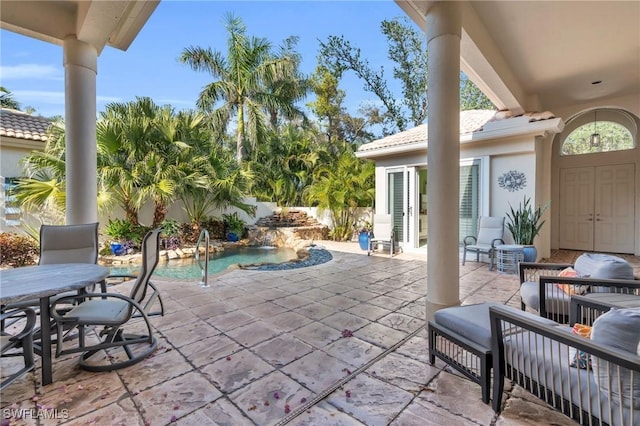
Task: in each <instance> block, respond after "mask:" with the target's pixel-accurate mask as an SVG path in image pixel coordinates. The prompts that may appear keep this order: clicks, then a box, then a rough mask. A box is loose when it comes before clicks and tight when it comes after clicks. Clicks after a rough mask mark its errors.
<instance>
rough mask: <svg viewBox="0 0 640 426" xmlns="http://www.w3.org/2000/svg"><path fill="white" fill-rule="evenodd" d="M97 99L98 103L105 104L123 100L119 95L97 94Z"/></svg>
mask: <svg viewBox="0 0 640 426" xmlns="http://www.w3.org/2000/svg"><path fill="white" fill-rule="evenodd" d="M96 101H97V103H104V104H108V103H111V102H122V98H120V97H119V96H100V95H98V96H96Z"/></svg>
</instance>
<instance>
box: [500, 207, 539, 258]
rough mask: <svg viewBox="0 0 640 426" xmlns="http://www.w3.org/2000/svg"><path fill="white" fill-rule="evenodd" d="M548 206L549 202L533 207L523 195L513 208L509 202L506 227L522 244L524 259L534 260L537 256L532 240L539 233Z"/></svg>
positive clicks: (516, 240)
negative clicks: (520, 201) (515, 207)
mask: <svg viewBox="0 0 640 426" xmlns="http://www.w3.org/2000/svg"><path fill="white" fill-rule="evenodd" d="M548 208H549V202H547V203H546V204H545V205H544V206H542V207H540V206H538V207H537V208H535V209H534V208H533V205H532V204H531V198H527V197H526V196H525V197H524V201H523V202H522V203H520V204H519V205H518V208H517V209H514V208H513V207H512V206H511V204H509V209H510V211H509V212H507V229H508V230H509V232H511V235H512V236H513V241H514V242H515V243H516V244H519V245H522V246H524V250H523V251H524V261H525V262H535V261H536V259H537V257H538V251H537V250H536V247H535V246H534V245H533V240H534V239H535V238H536V236H537V235H538V234H539V233H540V229H542V225H544V222H545V221H544V220H542V215H543V214H544V212H545V211H547V209H548Z"/></svg>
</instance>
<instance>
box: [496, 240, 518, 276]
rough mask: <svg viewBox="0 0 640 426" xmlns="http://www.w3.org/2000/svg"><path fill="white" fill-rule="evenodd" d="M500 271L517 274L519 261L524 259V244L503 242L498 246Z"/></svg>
mask: <svg viewBox="0 0 640 426" xmlns="http://www.w3.org/2000/svg"><path fill="white" fill-rule="evenodd" d="M496 256H497V266H498V272H505V273H508V274H515V273H516V272H518V263H520V262H522V261H523V260H524V246H521V245H517V244H502V245H499V246H496Z"/></svg>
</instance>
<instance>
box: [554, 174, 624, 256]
mask: <svg viewBox="0 0 640 426" xmlns="http://www.w3.org/2000/svg"><path fill="white" fill-rule="evenodd" d="M635 197H636V189H635V165H634V164H616V165H606V166H590V167H574V168H566V169H561V170H560V221H559V224H560V248H566V249H573V250H586V251H602V252H610V253H633V252H634V249H635V247H634V244H635V243H634V237H635V202H636V201H635Z"/></svg>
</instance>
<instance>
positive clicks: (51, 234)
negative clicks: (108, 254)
mask: <svg viewBox="0 0 640 426" xmlns="http://www.w3.org/2000/svg"><path fill="white" fill-rule="evenodd" d="M97 262H98V223H97V222H96V223H87V224H81V225H42V226H41V227H40V262H39V263H40V265H51V264H58V263H97Z"/></svg>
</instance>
